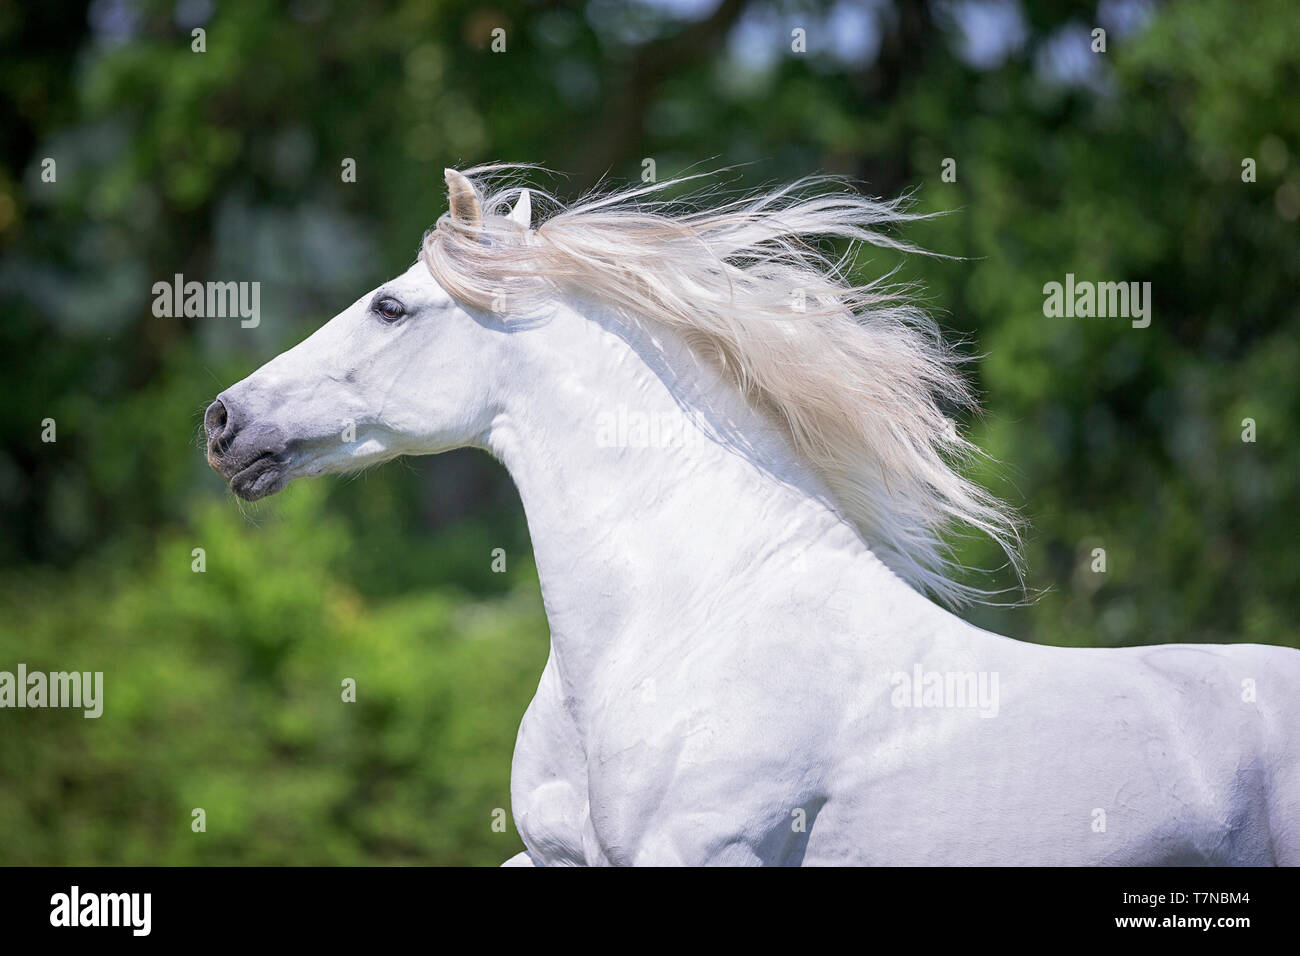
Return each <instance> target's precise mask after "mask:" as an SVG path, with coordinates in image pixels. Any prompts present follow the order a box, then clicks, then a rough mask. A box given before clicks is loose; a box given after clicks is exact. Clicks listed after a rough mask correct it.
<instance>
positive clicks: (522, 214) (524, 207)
mask: <svg viewBox="0 0 1300 956" xmlns="http://www.w3.org/2000/svg"><path fill="white" fill-rule="evenodd" d="M510 221H511V222H516V223H518V224H519V225H521V226H523V227H524V228H525V229H528V228H531V227H532V224H533V198H532V195H531V194H530V193H529V192H528V190H527V189H521V190H520V191H519V201H518V202H516V203H515V208H514V209H511V210H510Z"/></svg>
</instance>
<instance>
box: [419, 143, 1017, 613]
mask: <svg viewBox="0 0 1300 956" xmlns="http://www.w3.org/2000/svg"><path fill="white" fill-rule="evenodd" d="M519 171H520V167H508V166H490V167H480V168H477V169H472V170H469V171H468V172H467V173H466V175H467V176H468V177H469V178H470V181H471V183H472V185H473V188H474V191H475V194H476V196H477V198H478V201H479V205H480V207H481V209H482V213H483V215H482V222H481V223H480V224H477V225H471V224H467V223H464V222H461V221H460V220H458V219H455V218H453V217H452V216H450V215H444V216H442V217H441V218H440V219H439V220H438V223H437V225H436V226H435V227H434V228H433V229H431V230H430V231H429V232H428V233H427V234H426V236H425V239H424V242H423V248H422V256H423V258H424V261H425V263H426V264H427V265H428V267H429V270H430V272H432V274H433V276H434V278H435V279H437V280H438V282H439V283H440V284H441V285H442V286H443V287H444V288H445V289H446V290H447V291H448V292H449V293H450V294H451V295H453V296H455V297H456V298H458V299H460V300H461V301H463V302H465V303H467V304H469V305H472V306H474V307H476V308H481V309H491V310H494V311H500V310H501V309H500V307H501V303H502V302H503V301H504V302H508V303H510V305H511V307H512V308H513V307H516V306H518V305H519V304H520V303H522V302H525V301H528V300H536V299H537V298H538V297H540V296H546V295H553V294H554V293H555V292H556V291H557V290H565V291H581V292H582V293H584V294H586V295H589V296H592V297H595V298H598V299H600V300H602V301H606V302H608V303H610V304H611V305H614V306H616V307H618V308H620V309H623V310H625V311H626V312H627V313H628V314H630V315H632V316H636V317H639V318H640V319H642V320H649V321H653V322H659V323H662V324H664V325H666V326H669V327H671V328H673V329H676V330H677V331H678V332H679V333H681V334H682V335H683V337H684V338H685V339H686V341H687V342H689V343H690V344H691V346H692V347H693V348H695V349H696V350H697V351H698V352H699V353H700V354H701V355H703V356H704V357H706V358H707V359H708V360H710V361H712V362H715V363H716V364H717V366H718V367H719V368H720V369H721V370H722V371H723V373H724V374H725V375H726V377H727V378H728V379H729V380H730V381H731V382H732V383H734V384H735V386H736V387H737V388H738V389H740V391H741V392H742V393H743V394H744V395H745V396H746V397H747V398H748V399H749V400H750V401H751V402H752V403H754V404H755V405H756V406H757V407H759V408H761V409H763V410H765V411H766V412H767V413H768V414H769V415H771V416H772V417H773V419H774V420H775V421H777V422H779V423H781V424H783V425H784V426H785V427H786V429H787V430H788V432H789V435H790V438H791V439H792V440H793V443H794V447H795V449H796V450H797V452H798V453H799V454H801V455H802V456H804V457H805V459H806V460H807V461H808V462H809V463H810V464H811V465H812V466H813V468H814V469H815V470H816V471H817V472H818V473H819V474H820V475H821V477H822V478H823V480H824V481H825V482H826V485H827V486H828V488H829V490H830V492H831V494H832V495H833V496H834V498H835V500H836V503H837V504H838V506H839V508H840V510H841V511H842V512H843V514H844V516H845V517H846V518H847V519H848V520H849V521H851V522H852V523H853V524H854V525H855V526H856V527H857V529H858V530H859V532H860V533H861V535H862V536H863V538H864V540H865V541H866V542H867V544H868V545H869V546H870V547H871V548H872V550H873V551H874V552H875V553H876V555H877V556H878V557H879V558H880V559H881V560H882V561H884V562H885V563H886V564H887V565H888V566H889V567H890V568H892V569H893V570H894V572H895V573H897V574H898V575H899V576H900V577H901V578H903V579H904V580H905V581H907V582H908V583H910V584H911V585H912V586H913V587H916V588H918V589H924V590H928V591H930V592H931V593H932V594H934V595H935V596H936V597H938V598H940V599H941V600H944V601H946V602H948V603H950V604H961V603H965V602H967V601H969V600H972V599H979V598H981V597H982V596H983V595H985V594H986V593H987V592H985V591H982V590H979V589H977V588H974V587H971V586H969V585H965V584H961V583H959V582H957V581H955V580H953V572H954V571H955V570H956V568H955V567H954V561H953V558H952V552H951V549H950V547H949V545H948V543H947V541H946V540H945V539H946V536H947V535H949V534H950V533H952V532H953V531H960V530H962V529H965V530H968V531H969V530H971V529H974V530H976V531H979V532H982V533H985V534H988V535H989V536H991V537H992V538H993V539H994V540H996V541H997V542H998V543H999V544H1000V545H1001V546H1002V548H1003V550H1004V551H1005V552H1006V554H1007V557H1008V559H1009V561H1010V562H1011V565H1012V566H1013V567H1015V568H1017V569H1018V567H1019V564H1018V560H1017V554H1018V546H1019V535H1018V528H1017V522H1016V519H1015V517H1014V515H1013V514H1012V513H1011V512H1010V511H1009V509H1008V508H1007V507H1006V506H1004V505H1003V504H1002V503H1001V502H1000V501H999V500H998V499H996V498H995V497H993V496H992V495H990V494H989V493H988V492H987V491H985V490H984V489H982V488H980V487H979V486H977V485H975V484H974V483H972V482H971V481H969V480H968V479H966V478H965V477H964V476H963V475H962V473H961V469H962V468H963V467H964V466H965V465H966V464H968V463H969V461H970V460H971V459H972V458H973V457H974V456H976V455H978V454H979V452H978V450H977V449H976V448H975V447H974V446H973V445H971V444H970V443H969V442H967V441H966V440H965V439H964V438H962V437H961V436H960V435H959V434H958V433H957V430H956V428H955V427H954V426H953V423H952V420H951V419H949V417H948V416H947V415H945V414H944V411H943V408H942V405H943V404H944V403H946V404H947V405H949V406H951V407H953V408H954V409H962V408H964V409H969V410H975V409H976V403H975V399H974V395H973V393H972V391H971V388H970V386H969V384H968V383H967V382H966V380H965V378H964V377H963V375H962V374H961V372H960V370H959V361H960V359H959V357H958V356H957V355H956V354H955V353H954V352H953V351H952V350H951V349H950V348H949V347H948V346H947V345H946V344H945V343H944V341H943V339H942V337H941V336H940V334H939V331H938V328H937V326H936V325H935V324H934V323H933V322H932V321H931V320H930V318H929V317H928V316H927V315H926V314H925V313H924V311H922V310H921V309H920V308H918V307H917V306H916V305H914V304H913V303H912V302H910V301H908V299H907V298H906V296H905V294H904V293H903V292H902V291H900V290H899V289H897V288H896V287H892V286H887V285H885V284H884V280H883V279H876V280H873V281H871V282H867V283H866V284H857V283H855V282H854V281H853V280H852V279H851V278H850V277H849V276H848V274H847V272H848V270H847V264H848V263H850V262H851V261H852V257H853V256H852V253H853V250H854V249H855V248H856V247H857V246H859V245H860V244H862V243H869V244H871V245H876V246H886V247H889V248H894V249H901V250H908V251H916V250H914V249H913V247H911V246H910V245H908V244H907V243H904V242H901V241H899V240H896V239H893V238H891V237H889V236H887V235H885V234H883V233H881V232H879V231H877V230H878V229H879V228H881V227H887V226H892V225H897V224H899V223H903V222H906V221H909V220H912V219H916V218H919V217H917V216H915V215H912V214H909V213H908V212H906V211H905V209H904V208H903V204H902V202H901V201H900V200H894V201H879V200H873V199H868V198H866V197H863V196H860V195H858V194H856V193H853V192H851V191H849V190H848V189H846V188H844V187H843V185H842V184H838V183H836V182H835V181H834V180H828V179H822V178H813V179H805V180H801V181H799V182H797V183H794V184H793V185H791V186H788V187H784V188H780V189H775V190H772V191H769V192H765V193H762V194H760V195H756V196H748V197H745V198H742V199H733V200H729V201H725V202H721V203H720V204H718V205H715V206H713V207H712V208H704V209H700V208H682V207H681V206H679V205H676V204H673V203H668V202H665V201H662V200H660V199H659V198H658V194H659V193H661V191H663V190H665V189H668V188H670V187H672V186H674V185H676V184H677V183H679V182H681V180H675V181H670V182H663V183H659V184H654V185H650V186H644V187H639V188H632V189H626V190H622V191H618V192H614V193H611V194H603V195H594V196H591V197H588V198H585V199H583V200H581V201H579V202H577V203H575V204H573V205H571V206H567V207H566V206H564V205H562V204H561V203H559V202H557V201H556V200H555V199H554V198H552V197H550V196H548V195H547V194H545V193H540V192H533V195H534V196H539V197H540V198H541V199H542V201H543V203H544V204H546V205H547V206H549V207H551V208H552V209H553V210H554V212H553V214H552V215H550V216H549V217H547V218H546V219H545V221H543V222H542V223H541V224H540V225H539V226H537V227H536V228H535V229H533V230H531V231H527V230H526V229H525V227H523V226H522V225H519V224H517V223H515V222H514V221H512V220H511V219H509V218H508V214H509V211H510V207H511V205H512V204H513V203H514V202H515V201H516V200H517V199H518V197H519V195H520V193H521V187H520V186H519V185H517V184H512V183H511V182H510V179H514V178H517V176H518V173H519ZM827 239H841V240H847V241H848V243H849V247H850V248H849V252H847V253H846V254H845V255H844V256H843V257H842V258H839V259H831V258H829V257H828V256H827V254H826V253H825V252H823V251H821V250H820V249H819V248H818V246H817V244H816V243H818V242H819V241H825V240H827Z"/></svg>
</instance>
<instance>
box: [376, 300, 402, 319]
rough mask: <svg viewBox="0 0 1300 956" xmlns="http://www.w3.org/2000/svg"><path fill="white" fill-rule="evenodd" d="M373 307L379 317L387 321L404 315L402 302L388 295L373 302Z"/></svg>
mask: <svg viewBox="0 0 1300 956" xmlns="http://www.w3.org/2000/svg"><path fill="white" fill-rule="evenodd" d="M373 308H374V310H375V311H376V312H377V313H379V315H380V317H382V318H383V319H384V320H385V321H387V322H396V321H397V320H398V319H400V318H401V317H402V316H404V315H406V309H405V307H404V306H403V305H402V303H400V302H398V301H397V300H396V299H393V298H390V297H389V296H384V297H383V298H382V299H379V300H378V301H377V302H375V304H374V306H373Z"/></svg>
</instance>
